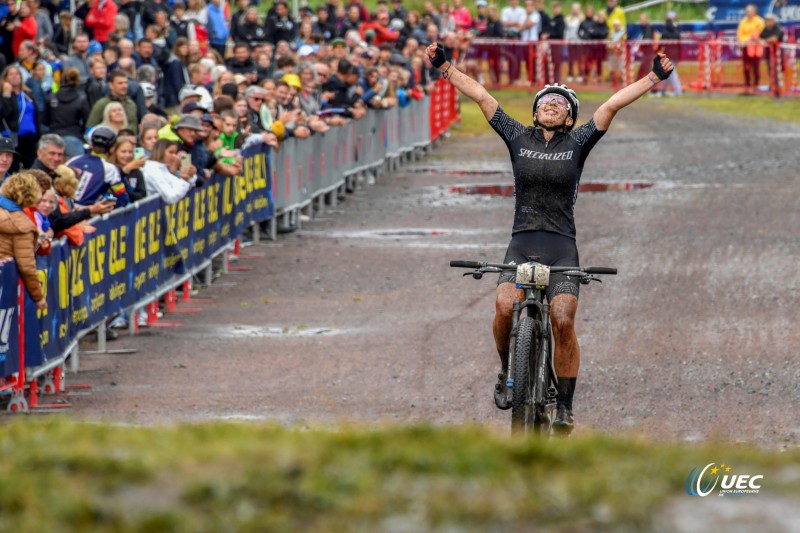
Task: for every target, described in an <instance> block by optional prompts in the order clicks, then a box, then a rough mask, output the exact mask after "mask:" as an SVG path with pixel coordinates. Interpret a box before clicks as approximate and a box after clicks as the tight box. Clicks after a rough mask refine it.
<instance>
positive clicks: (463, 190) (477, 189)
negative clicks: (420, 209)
mask: <svg viewBox="0 0 800 533" xmlns="http://www.w3.org/2000/svg"><path fill="white" fill-rule="evenodd" d="M654 186H655V183H650V182H645V181H615V182H586V183H581V184H579V185H578V192H627V191H636V190H640V189H649V188H651V187H654ZM447 192H449V193H451V194H465V195H483V196H503V197H513V196H514V185H510V184H500V185H498V184H490V185H454V186H452V187H448V189H447Z"/></svg>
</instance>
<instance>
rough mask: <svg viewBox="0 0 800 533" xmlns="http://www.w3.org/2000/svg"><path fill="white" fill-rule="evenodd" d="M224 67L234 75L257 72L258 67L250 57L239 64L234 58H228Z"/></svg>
mask: <svg viewBox="0 0 800 533" xmlns="http://www.w3.org/2000/svg"><path fill="white" fill-rule="evenodd" d="M225 66H226V67H228V70H230V71H231V72H233V73H234V74H244V73H246V72H253V71H254V70H258V65H256V62H255V61H253V58H251V57H248V58H247V59H246V60H245V61H244V62H241V63H240V62H239V61H236V59H234V58H230V59H229V60H228V62H227V63H226V64H225Z"/></svg>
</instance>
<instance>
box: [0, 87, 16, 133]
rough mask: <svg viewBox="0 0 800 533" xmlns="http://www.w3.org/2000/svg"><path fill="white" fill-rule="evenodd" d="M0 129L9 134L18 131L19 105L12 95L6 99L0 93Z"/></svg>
mask: <svg viewBox="0 0 800 533" xmlns="http://www.w3.org/2000/svg"><path fill="white" fill-rule="evenodd" d="M0 129H2V130H5V129H8V130H9V131H10V132H16V131H17V130H18V129H19V104H18V103H17V97H16V96H15V95H13V94H12V95H11V96H9V97H8V98H6V97H5V96H3V95H2V93H0Z"/></svg>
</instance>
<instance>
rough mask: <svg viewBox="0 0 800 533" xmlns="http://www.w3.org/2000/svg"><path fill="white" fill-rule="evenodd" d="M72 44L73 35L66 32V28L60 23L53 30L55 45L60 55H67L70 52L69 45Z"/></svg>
mask: <svg viewBox="0 0 800 533" xmlns="http://www.w3.org/2000/svg"><path fill="white" fill-rule="evenodd" d="M71 42H72V34H71V33H70V32H69V31H64V27H63V26H62V25H61V23H60V22H59V23H58V24H56V25H55V28H53V44H55V45H56V48H57V49H58V53H59V54H64V55H66V54H67V52H69V45H70V43H71Z"/></svg>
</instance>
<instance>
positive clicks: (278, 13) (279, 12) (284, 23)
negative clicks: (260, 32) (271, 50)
mask: <svg viewBox="0 0 800 533" xmlns="http://www.w3.org/2000/svg"><path fill="white" fill-rule="evenodd" d="M273 7H274V9H275V12H274V13H273V14H272V15H271V16H270V15H267V24H266V31H267V42H270V43H272V45H273V46H275V45H277V44H278V42H280V41H286V42H287V43H291V42H294V39H295V37H296V36H297V24H296V23H295V22H294V21H293V20H292V19H291V17H290V16H289V6H288V5H287V4H286V2H285V0H278V1H277V2H275V5H274V6H273Z"/></svg>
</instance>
